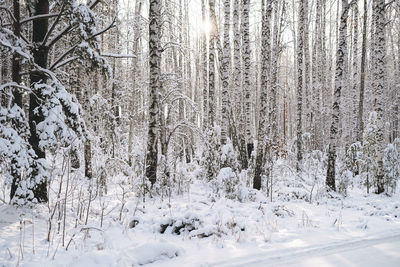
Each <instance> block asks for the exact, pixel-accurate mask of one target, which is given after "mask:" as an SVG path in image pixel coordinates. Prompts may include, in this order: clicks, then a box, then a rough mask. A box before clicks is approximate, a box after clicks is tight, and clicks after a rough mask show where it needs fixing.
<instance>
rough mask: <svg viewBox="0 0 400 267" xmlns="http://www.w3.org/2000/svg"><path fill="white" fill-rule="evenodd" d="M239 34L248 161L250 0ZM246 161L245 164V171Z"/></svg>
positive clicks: (246, 2)
mask: <svg viewBox="0 0 400 267" xmlns="http://www.w3.org/2000/svg"><path fill="white" fill-rule="evenodd" d="M242 4H243V10H242V21H241V32H242V42H243V43H242V60H243V93H244V111H245V126H246V127H245V131H246V144H247V158H248V159H250V156H251V152H252V151H253V148H254V144H253V133H252V132H253V129H252V112H251V105H252V101H251V90H250V67H251V61H250V55H251V51H250V22H249V12H250V0H243V2H242ZM247 165H248V160H247V161H246V162H245V166H244V168H245V169H246V168H247Z"/></svg>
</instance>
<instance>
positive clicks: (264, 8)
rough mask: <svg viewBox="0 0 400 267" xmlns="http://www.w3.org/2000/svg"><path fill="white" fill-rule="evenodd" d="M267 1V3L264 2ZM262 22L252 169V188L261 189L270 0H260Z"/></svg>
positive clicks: (268, 69)
mask: <svg viewBox="0 0 400 267" xmlns="http://www.w3.org/2000/svg"><path fill="white" fill-rule="evenodd" d="M265 2H267V3H265ZM261 12H262V23H261V96H260V98H261V99H260V116H259V122H258V131H257V156H256V166H255V171H254V180H253V188H254V189H258V190H260V189H261V176H262V174H263V169H264V166H263V165H264V159H265V152H266V147H265V146H266V145H265V138H266V134H267V127H268V124H267V123H268V122H267V118H268V116H267V113H268V88H269V86H268V83H269V75H270V73H269V71H270V64H271V55H270V50H271V41H270V40H271V38H270V37H271V26H270V25H271V21H270V20H271V12H272V0H262V1H261Z"/></svg>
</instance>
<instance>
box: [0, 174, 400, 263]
mask: <svg viewBox="0 0 400 267" xmlns="http://www.w3.org/2000/svg"><path fill="white" fill-rule="evenodd" d="M117 188H118V187H117V186H116V187H115V190H114V191H113V190H112V188H109V191H110V192H113V193H109V194H108V195H107V196H104V197H102V200H101V201H100V200H98V199H96V200H94V201H93V203H92V205H93V210H92V211H91V214H90V216H89V218H88V223H87V225H84V224H83V223H79V222H80V220H78V224H77V225H78V226H77V227H76V228H75V225H74V224H75V219H73V218H74V217H73V216H74V215H73V214H72V210H69V208H68V210H69V211H67V214H69V215H68V216H67V218H68V219H67V222H66V231H65V237H64V246H63V245H62V244H63V240H62V238H63V227H62V226H63V221H62V220H61V221H60V231H59V233H57V232H58V224H57V220H55V221H54V223H53V225H52V230H51V233H52V234H51V238H50V240H51V242H47V241H46V239H47V235H48V216H49V210H48V207H46V206H39V207H36V208H34V209H33V210H30V209H27V208H24V209H21V208H19V209H16V208H15V207H12V206H9V205H4V204H2V205H1V206H0V265H2V266H15V265H16V264H19V265H21V266H137V265H145V264H148V265H149V266H268V265H274V266H276V265H281V266H377V265H382V266H399V265H400V253H398V251H400V195H398V194H396V195H394V196H392V197H388V196H384V195H374V194H370V195H364V194H363V193H361V192H358V191H356V190H354V191H351V192H350V193H349V195H350V196H352V197H347V198H343V199H337V198H321V199H320V200H319V201H314V202H313V203H312V204H310V203H308V202H306V201H304V200H295V199H292V200H290V201H287V200H285V201H283V200H279V198H278V199H277V200H274V201H273V202H272V203H271V202H269V200H268V199H267V198H266V197H265V196H263V195H262V194H261V193H254V192H253V191H250V194H251V192H253V195H252V196H251V197H249V199H248V200H247V201H246V202H244V203H241V202H239V201H234V200H230V199H225V198H222V199H217V200H215V201H212V200H211V198H210V197H209V196H210V190H211V189H210V188H209V187H208V186H207V185H206V184H204V183H203V182H200V181H197V182H194V183H193V184H191V185H190V189H189V190H188V192H186V193H183V194H182V195H178V196H176V195H175V196H173V197H172V198H171V199H168V198H164V199H163V200H162V199H161V198H160V197H156V198H152V199H150V198H147V199H146V202H145V203H143V202H142V199H141V198H136V197H135V196H134V195H131V196H130V195H129V194H127V196H126V199H127V202H126V204H125V206H124V209H122V213H121V214H120V211H121V208H120V206H121V203H122V202H121V199H120V197H118V193H119V192H118V191H117ZM75 201H76V200H75ZM101 203H107V205H106V206H105V207H106V208H105V209H104V222H103V225H102V226H100V220H99V218H100V213H101V209H100V207H101ZM75 205H76V203H75ZM103 207H104V205H103ZM54 216H55V218H57V216H58V214H57V213H56V214H55V215H54ZM120 216H121V220H120V219H119V218H120ZM83 221H84V220H83ZM79 225H81V226H79ZM133 226H134V227H133ZM131 227H133V228H131ZM67 246H68V250H66V247H67Z"/></svg>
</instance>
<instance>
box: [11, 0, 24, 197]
mask: <svg viewBox="0 0 400 267" xmlns="http://www.w3.org/2000/svg"><path fill="white" fill-rule="evenodd" d="M13 9H14V10H13V15H14V18H15V21H14V24H13V28H14V35H15V36H20V34H21V25H20V23H19V21H20V5H19V0H14V1H13ZM20 69H21V67H20V61H19V59H18V57H17V56H16V55H14V56H13V59H12V81H13V82H15V83H17V84H20V83H21V75H20V74H19V73H20ZM12 93H13V102H14V104H15V105H17V106H18V107H19V108H21V109H22V94H21V92H20V91H19V89H18V88H14V90H13V92H12ZM13 123H15V122H13ZM14 126H15V128H18V126H17V125H14ZM17 164H18V163H17V162H16V161H15V160H12V162H11V175H12V177H13V180H12V184H11V192H10V199H13V197H14V196H15V192H16V190H17V188H18V184H19V182H20V174H19V173H20V172H19V171H18V166H17Z"/></svg>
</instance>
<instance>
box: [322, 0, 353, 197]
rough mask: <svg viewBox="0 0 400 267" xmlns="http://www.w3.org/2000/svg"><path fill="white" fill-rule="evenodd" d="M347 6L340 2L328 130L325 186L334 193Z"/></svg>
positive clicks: (345, 48)
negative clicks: (333, 87) (340, 9)
mask: <svg viewBox="0 0 400 267" xmlns="http://www.w3.org/2000/svg"><path fill="white" fill-rule="evenodd" d="M348 11H349V5H348V2H347V0H342V13H341V16H340V26H339V39H338V48H337V53H336V73H335V91H334V100H333V105H332V121H331V129H330V139H329V140H330V144H329V152H328V170H327V174H326V185H327V187H328V188H329V189H331V190H333V191H336V185H335V166H336V146H337V142H338V133H339V131H338V127H339V120H340V100H341V93H342V88H343V86H344V81H345V80H346V79H345V77H343V76H344V59H345V57H346V52H347V44H346V34H347V16H348Z"/></svg>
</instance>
